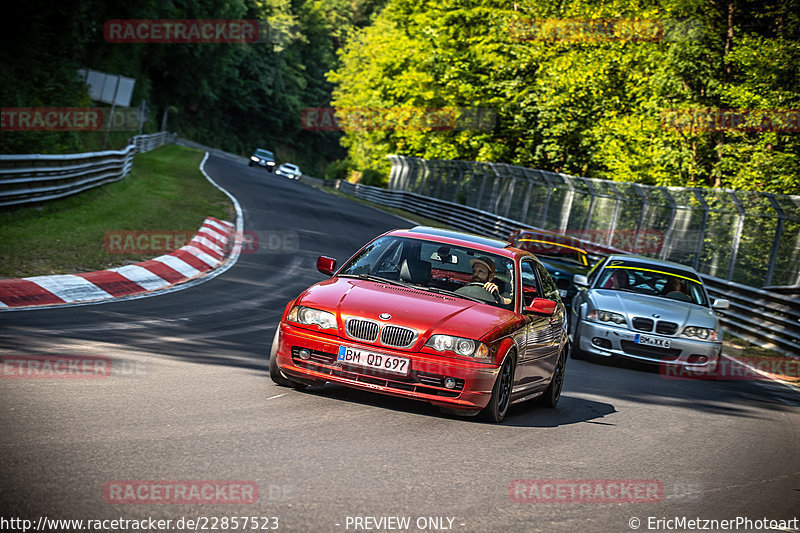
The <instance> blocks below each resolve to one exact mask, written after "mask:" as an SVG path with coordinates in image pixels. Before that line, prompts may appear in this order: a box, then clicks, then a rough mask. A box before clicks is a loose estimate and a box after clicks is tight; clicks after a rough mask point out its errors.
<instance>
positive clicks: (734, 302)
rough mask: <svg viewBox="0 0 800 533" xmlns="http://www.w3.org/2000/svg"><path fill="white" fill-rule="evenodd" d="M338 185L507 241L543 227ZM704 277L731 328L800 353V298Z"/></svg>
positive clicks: (603, 250)
mask: <svg viewBox="0 0 800 533" xmlns="http://www.w3.org/2000/svg"><path fill="white" fill-rule="evenodd" d="M334 187H335V188H337V189H339V190H340V191H342V192H344V193H347V194H350V195H352V196H355V197H357V198H361V199H363V200H368V201H370V202H374V203H376V204H379V205H384V206H387V207H394V208H398V209H403V210H406V211H409V212H411V213H415V214H417V215H420V216H423V217H426V218H429V219H431V220H435V221H437V222H442V223H445V224H447V225H449V226H451V227H453V228H456V229H460V230H464V231H468V232H472V233H479V234H481V235H486V236H491V237H496V238H500V239H503V240H506V239H508V237H509V235H510V234H511V233H512V232H513V231H514V230H517V229H534V230H536V229H539V228H535V227H532V226H528V225H526V224H523V223H521V222H519V221H516V220H512V219H510V218H506V217H503V216H500V215H496V214H493V213H490V212H488V211H484V210H481V209H476V208H474V207H469V206H465V205H461V204H457V203H455V202H449V201H447V200H441V199H438V198H431V197H428V196H424V195H421V194H417V193H413V192H409V191H404V190H388V189H381V188H379V187H370V186H367V185H361V184H352V183H349V182H346V181H339V182H335V185H334ZM582 242H583V243H584V244H585V245H586V247H587V251H589V252H592V253H594V254H608V253H627V252H625V251H623V250H620V249H617V248H613V247H609V246H604V245H602V244H597V243H591V242H587V241H582ZM701 278H702V279H703V281H704V283H705V284H706V287H707V290H708V292H709V294H710V295H711V296H712V297H714V298H725V299H728V300H730V302H731V307H730V309H728V310H726V311H723V312H719V313H718V314H719V315H720V321H721V322H722V325H723V327H724V328H725V330H726V331H728V332H730V333H731V334H733V335H736V336H739V337H742V338H744V339H747V340H749V341H751V342H756V343H758V344H760V345H762V346H765V347H768V348H773V349H775V350H778V351H780V352H783V353H785V354H787V355H794V356H800V299H794V298H790V297H788V296H783V295H780V294H774V293H770V292H768V291H764V290H761V289H756V288H753V287H748V286H746V285H742V284H739V283H734V282H731V281H726V280H724V279H720V278H717V277H714V276H708V275H702V274H701Z"/></svg>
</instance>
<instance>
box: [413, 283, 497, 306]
mask: <svg viewBox="0 0 800 533" xmlns="http://www.w3.org/2000/svg"><path fill="white" fill-rule="evenodd" d="M414 287H415V288H417V289H420V290H423V291H428V292H435V293H436V294H443V295H445V296H455V297H456V298H464V299H465V300H471V301H473V302H477V303H479V304H485V303H487V302H486V300H481V299H480V298H475V297H473V296H467V295H466V294H459V293H457V292H454V291H448V290H447V289H439V288H437V287H418V286H416V285H414Z"/></svg>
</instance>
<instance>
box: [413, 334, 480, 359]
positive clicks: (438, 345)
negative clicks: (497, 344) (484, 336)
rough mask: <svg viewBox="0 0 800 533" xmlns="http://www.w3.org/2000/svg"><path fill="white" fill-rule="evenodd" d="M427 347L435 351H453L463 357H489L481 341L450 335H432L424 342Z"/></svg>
mask: <svg viewBox="0 0 800 533" xmlns="http://www.w3.org/2000/svg"><path fill="white" fill-rule="evenodd" d="M425 346H427V347H428V348H433V349H434V350H436V351H437V352H453V353H455V354H457V355H462V356H464V357H476V358H479V359H486V358H488V357H489V347H488V346H486V345H485V344H484V343H482V342H478V341H475V340H472V339H465V338H463V337H453V336H452V335H433V336H431V338H430V339H428V342H426V343H425Z"/></svg>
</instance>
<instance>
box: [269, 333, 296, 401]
mask: <svg viewBox="0 0 800 533" xmlns="http://www.w3.org/2000/svg"><path fill="white" fill-rule="evenodd" d="M280 328H281V326H280V324H279V325H278V328H277V329H276V330H275V337H274V338H273V339H272V347H271V348H270V350H269V377H270V378H272V381H274V382H275V383H276V384H277V385H280V386H281V387H297V386H298V385H300V384H299V383H295V382H294V381H292V380H291V379H289V378H287V377H286V376H284V375H283V372H281V369H280V368H278V335H279V333H280Z"/></svg>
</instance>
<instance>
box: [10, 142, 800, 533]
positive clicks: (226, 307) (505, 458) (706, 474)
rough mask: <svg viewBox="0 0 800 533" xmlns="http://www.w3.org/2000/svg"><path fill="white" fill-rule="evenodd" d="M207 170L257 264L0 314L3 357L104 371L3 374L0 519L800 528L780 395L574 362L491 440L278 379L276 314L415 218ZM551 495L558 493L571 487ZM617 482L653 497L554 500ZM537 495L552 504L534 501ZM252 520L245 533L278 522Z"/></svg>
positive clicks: (480, 527) (485, 527)
mask: <svg viewBox="0 0 800 533" xmlns="http://www.w3.org/2000/svg"><path fill="white" fill-rule="evenodd" d="M206 170H207V172H208V173H209V175H210V176H211V177H212V178H214V179H215V180H216V181H217V182H218V183H219V184H220V185H221V186H223V187H225V188H227V190H229V191H230V192H231V193H232V194H233V195H234V196H236V197H237V198H238V199H239V201H240V203H241V205H242V209H243V211H244V216H245V220H244V227H245V230H247V231H253V232H255V233H256V235H258V236H259V243H260V246H259V248H258V250H256V251H255V253H243V254H242V255H241V257H240V258H239V260H238V262H237V264H236V265H235V266H234V267H233V268H231V269H230V270H228V271H227V272H225V273H224V274H222V275H220V276H218V277H216V278H214V279H212V280H210V281H208V282H207V283H203V284H200V285H198V286H195V287H191V288H188V289H186V290H183V291H177V292H173V293H169V294H165V295H161V296H155V297H152V298H145V299H140V300H133V301H124V302H113V303H106V304H102V305H94V306H83V307H72V308H64V309H48V310H39V311H15V312H5V313H0V355H2V356H4V357H8V356H21V355H24V356H31V355H63V356H92V357H101V358H108V360H110V361H111V364H112V372H111V375H110V376H109V377H107V378H102V379H5V378H4V379H0V428H2V429H1V430H0V433H2V437H0V479H1V480H2V481H1V482H0V507H1V508H2V513H0V514H2V516H3V517H6V518H8V517H19V518H23V519H28V520H32V521H34V523H36V521H38V519H39V518H40V517H47V518H48V519H53V518H59V519H114V518H120V517H121V518H124V519H141V518H148V517H153V518H155V519H159V518H160V519H171V520H173V523H174V521H176V520H177V519H180V518H181V517H186V518H190V519H197V518H198V517H200V518H202V517H208V518H209V521H208V522H207V523H206V526H207V527H206V530H209V531H211V530H213V529H210V528H211V525H212V522H211V521H210V519H211V518H212V517H216V518H217V519H221V518H222V517H245V516H246V517H259V518H260V517H266V518H271V517H278V519H279V520H278V526H279V530H280V531H298V532H314V533H316V532H320V533H325V532H344V531H377V530H380V531H446V530H454V531H457V532H465V533H466V532H494V531H498V532H499V531H504V532H527V531H546V532H553V531H557V532H560V531H565V532H581V533H583V532H594V531H598V532H605V531H615V532H624V531H632V530H633V529H632V526H635V525H636V521H635V520H634V521H633V522H631V519H632V518H637V519H639V520H640V522H639V527H638V530H640V531H653V530H661V531H663V530H667V529H669V528H667V527H661V528H655V527H652V528H648V517H653V520H655V519H674V518H681V517H687V518H689V519H696V518H700V519H736V518H737V517H743V518H749V519H751V520H753V521H756V520H761V519H764V518H767V519H774V520H786V519H792V518H794V517H795V516H800V453H798V451H799V450H800V395H798V394H797V393H795V392H793V391H791V390H789V389H787V388H784V387H782V386H779V385H772V384H764V383H757V382H752V381H742V380H736V381H727V382H707V381H690V380H677V379H666V378H665V377H663V376H661V375H659V373H658V372H657V371H656V372H653V371H649V370H646V369H641V368H635V367H632V366H630V365H607V364H597V363H593V362H586V361H576V360H569V361H568V364H567V373H566V382H565V386H564V392H563V395H562V398H561V403H560V404H559V406H558V408H557V409H554V410H546V409H542V408H537V407H535V406H531V405H523V406H516V407H514V408H512V411H511V413H510V416H508V417H507V419H506V421H505V422H504V423H503V424H501V425H491V424H485V423H480V422H476V421H474V420H472V419H462V418H457V417H452V416H447V415H442V414H440V413H439V411H438V410H437V409H436V408H434V407H431V406H428V405H427V404H423V403H417V402H413V401H409V400H400V399H394V398H390V397H384V396H378V395H371V394H368V393H362V392H357V391H351V390H348V389H345V388H342V387H338V386H332V385H327V386H325V387H324V388H322V389H316V390H310V391H303V392H299V391H296V390H294V389H287V388H281V387H278V386H276V385H274V384H273V383H272V381H271V380H270V379H269V376H268V374H267V370H266V369H267V348H268V345H269V343H270V341H271V340H272V335H273V333H274V331H275V326H276V323H277V321H278V320H279V317H280V315H281V313H282V311H283V309H284V307H285V305H286V303H287V302H288V301H289V300H290V299H291V298H293V297H295V296H296V295H297V294H298V293H299V292H300V291H301V290H302V289H304V288H305V287H307V286H308V285H310V284H312V283H314V282H316V281H320V280H322V279H324V276H323V275H321V274H319V273H318V272H317V271H316V268H315V260H316V257H317V256H318V255H323V254H324V255H330V256H333V257H336V258H337V259H339V260H340V261H343V260H345V259H347V258H348V257H349V256H350V254H352V253H353V252H355V251H356V250H357V249H358V248H359V247H360V246H361V245H362V244H363V243H364V242H366V241H367V240H368V239H370V238H372V237H374V236H375V235H377V234H379V233H381V232H384V231H386V230H389V229H392V228H397V227H408V223H407V222H406V221H404V220H401V219H398V218H395V217H393V216H390V215H388V214H385V213H383V212H381V211H377V210H374V209H372V208H369V207H365V206H362V205H360V204H357V203H354V202H351V201H348V200H345V199H342V198H339V197H337V196H334V195H330V194H327V193H325V192H322V191H319V190H317V189H314V188H311V187H309V186H307V185H305V184H302V183H297V182H294V181H290V180H286V179H283V178H280V177H275V176H272V175H268V174H266V173H265V172H263V171H261V170H260V169H255V168H248V167H247V166H245V165H242V164H239V163H235V162H232V161H228V160H225V159H220V158H214V157H211V158H209V160H208V162H207V163H206ZM245 251H246V252H247V251H248V250H245ZM249 251H251V252H252V251H253V250H252V249H250V250H249ZM137 480H144V481H158V482H164V483H167V482H173V483H174V482H176V481H204V480H206V481H208V480H211V481H244V482H247V483H250V484H251V485H250V486H252V484H255V485H256V486H257V487H258V499H257V501H256V502H255V503H241V502H239V503H228V502H226V501H225V497H226V496H225V495H224V494H223V496H219V495H217V496H216V499H212V501H209V500H207V499H206V500H203V501H201V502H199V503H177V504H175V503H164V502H161V503H157V502H156V503H154V501H155V500H156V499H157V498H156V497H155V496H152V499H151V500H149V501H148V502H147V503H117V502H116V501H115V500H114V499H113V498H110V497H109V495H108V487H109V484H111V486H119V485H114V483H118V484H119V483H121V482H123V481H126V482H130V481H137ZM517 480H528V481H526V482H524V483H522V484H520V483H516V481H517ZM548 480H564V481H563V482H562V483H561V485H560V487H561V488H560V490H561V492H560V493H557V492H555V489H554V488H553V487H555V485H554V484H553V483H552V482H548ZM592 480H600V481H599V482H596V481H592ZM626 480H643V481H647V482H650V483H651V484H652V483H656V484H657V485H658V486H660V487H661V488H662V490H661V492H660V493H658V496H657V497H656V498H651V499H650V501H637V496H636V494H622V495H621V498H617V499H616V500H615V501H610V502H602V501H592V500H591V498H589V497H588V496H586V497H580V496H576V495H574V494H572V495H571V493H570V492H568V491H567V492H564V491H565V490H566V489H564V487H565V486H568V485H569V484H570V483H573V484H575V483H581V482H583V483H590V485H591V486H592V487H596V486H598V484H599V485H601V486H603V487H605V488H606V489H608V488H609V487H612V486H617V485H618V483H617V482H624V481H626ZM531 481H536V483H531ZM167 484H168V483H167ZM615 484H616V485H615ZM520 487H523V489H525V490H522V492H520V491H519V488H520ZM531 487H534V488H538V489H537V490H541V491H542V492H541V494H539V498H540V500H543V501H539V502H536V501H531V500H533V499H535V498H532V497H531V492H528V489H530V488H531ZM545 487H549V488H548V489H547V490H545ZM104 489H105V492H104ZM620 499H623V500H625V501H622V502H620V501H619V500H620ZM515 500H516V501H515ZM518 500H522V501H518ZM612 500H613V498H612ZM364 517H374V519H375V520H374V521H371V519H370V520H364V519H363V518H364ZM388 517H407V518H408V519H409V524H410V525H409V527H408V528H406V529H399V528H398V527H391V526H399V524H400V523H399V522H393V521H387V520H386V519H387V518H388ZM356 518H360V519H361V520H356ZM381 519H384V520H383V521H382V522H378V521H379V520H381ZM221 524H222V522H219V525H220V527H218V528H217V530H218V531H221V530H223V528H222V527H221ZM379 524H380V525H379ZM252 525H254V524H252V523H251V524H249V525H248V526H247V527H245V528H243V527H242V524H240V525H239V528H238V530H243V529H251V530H256V529H257V530H263V529H262V526H264V525H266V526H267V527H273V526H274V521H259V522H258V523H257V528H256V529H252V527H251V526H252ZM653 525H656V524H655V523H654V522H653ZM66 529H68V528H62V529H61V530H66ZM195 529H199V530H202V529H203V528H202V527H200V528H195V527H191V528H189V527H183V528H181V529H178V528H175V527H171V528H169V529H166V530H168V531H194V530H195ZM697 529H699V528H697ZM53 530H56V531H57V530H58V529H53ZM117 530H120V529H117ZM127 530H132V529H131V528H128V529H127ZM228 530H229V531H230V530H233V527H232V526H230V523H229V526H228ZM740 530H744V527H743V526H742V527H740ZM789 530H795V531H796V530H798V529H797V528H796V526H795V527H794V528H789ZM108 531H112V529H108Z"/></svg>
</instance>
